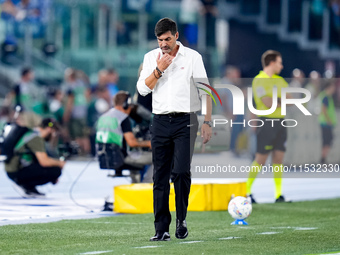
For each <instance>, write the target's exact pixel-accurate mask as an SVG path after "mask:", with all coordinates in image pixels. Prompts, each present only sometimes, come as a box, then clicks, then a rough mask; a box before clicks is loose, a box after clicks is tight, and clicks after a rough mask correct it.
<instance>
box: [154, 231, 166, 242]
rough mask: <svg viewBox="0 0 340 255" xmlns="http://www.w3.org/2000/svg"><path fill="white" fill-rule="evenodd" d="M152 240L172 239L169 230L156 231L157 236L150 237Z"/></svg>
mask: <svg viewBox="0 0 340 255" xmlns="http://www.w3.org/2000/svg"><path fill="white" fill-rule="evenodd" d="M150 241H170V234H169V232H162V231H156V234H155V236H153V237H151V238H150Z"/></svg>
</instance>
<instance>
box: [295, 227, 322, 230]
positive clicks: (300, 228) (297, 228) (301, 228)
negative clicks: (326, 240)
mask: <svg viewBox="0 0 340 255" xmlns="http://www.w3.org/2000/svg"><path fill="white" fill-rule="evenodd" d="M315 229H318V228H314V227H311V228H304V227H296V228H294V230H315Z"/></svg>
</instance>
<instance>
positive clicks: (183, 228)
mask: <svg viewBox="0 0 340 255" xmlns="http://www.w3.org/2000/svg"><path fill="white" fill-rule="evenodd" d="M188 234H189V233H188V229H187V222H186V221H185V220H183V221H180V220H176V233H175V236H176V238H178V239H184V238H186V237H187V236H188Z"/></svg>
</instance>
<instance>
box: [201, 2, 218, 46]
mask: <svg viewBox="0 0 340 255" xmlns="http://www.w3.org/2000/svg"><path fill="white" fill-rule="evenodd" d="M201 2H202V4H203V15H204V16H205V29H206V43H207V46H208V47H215V46H216V40H215V39H216V38H215V37H216V36H215V24H216V17H217V14H218V9H217V7H216V5H217V1H216V0H201Z"/></svg>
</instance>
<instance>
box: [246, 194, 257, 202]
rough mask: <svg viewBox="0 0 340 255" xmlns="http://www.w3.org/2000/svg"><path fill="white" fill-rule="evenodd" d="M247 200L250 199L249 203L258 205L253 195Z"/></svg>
mask: <svg viewBox="0 0 340 255" xmlns="http://www.w3.org/2000/svg"><path fill="white" fill-rule="evenodd" d="M247 198H248V201H249V202H250V203H252V204H256V200H255V199H254V197H253V195H252V194H250V195H249V196H248V197H247Z"/></svg>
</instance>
